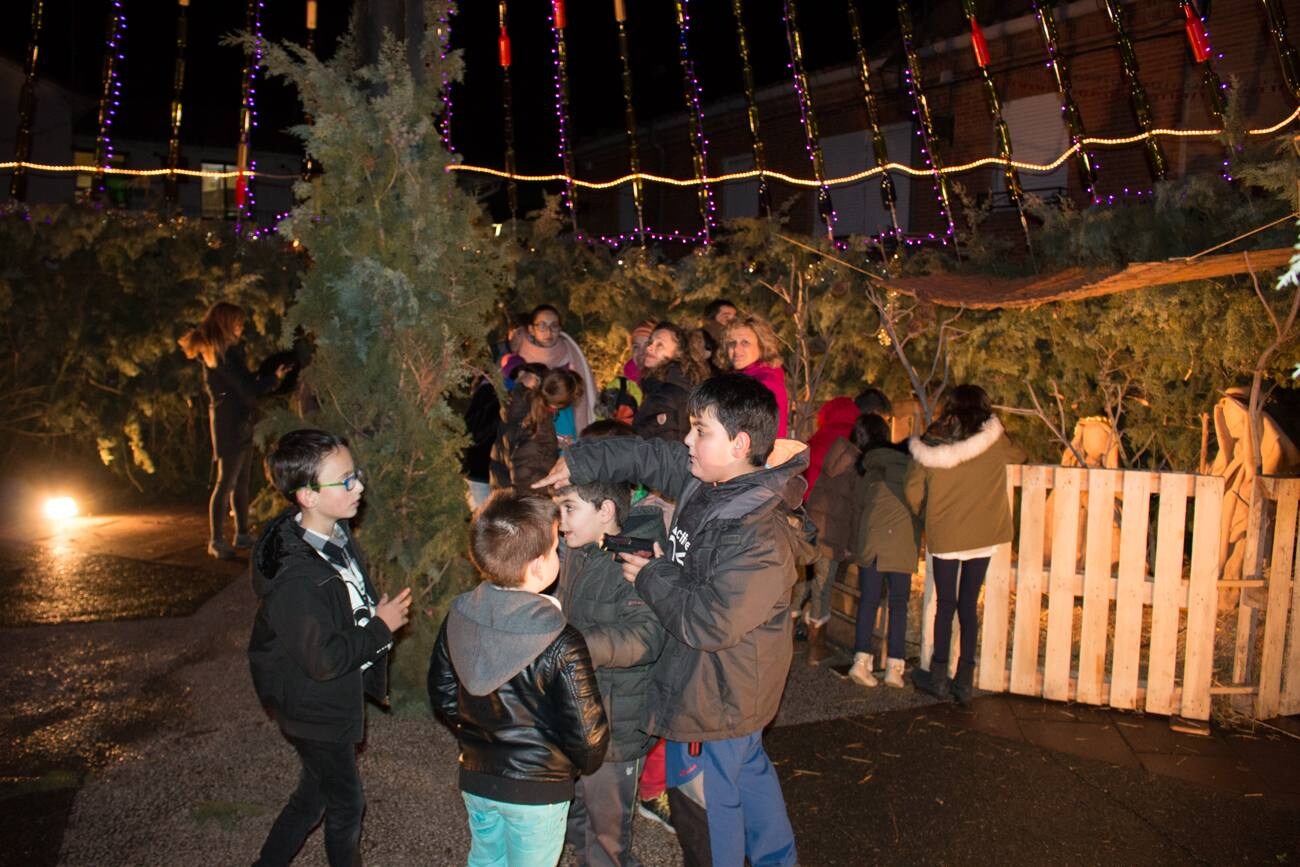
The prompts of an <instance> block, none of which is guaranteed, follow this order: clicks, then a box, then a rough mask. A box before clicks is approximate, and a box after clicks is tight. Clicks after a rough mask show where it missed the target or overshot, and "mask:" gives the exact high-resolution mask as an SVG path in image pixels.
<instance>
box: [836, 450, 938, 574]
mask: <svg viewBox="0 0 1300 867" xmlns="http://www.w3.org/2000/svg"><path fill="white" fill-rule="evenodd" d="M911 467H912V459H911V458H910V457H908V455H907V453H906V452H903V451H901V450H900V449H898V448H894V447H892V446H885V447H882V448H874V449H871V450H870V451H868V452H867V453H866V454H864V455H863V456H862V468H863V470H864V473H863V475H861V476H857V474H856V473H854V475H855V476H856V477H857V483H856V485H855V486H854V488H853V517H854V520H853V541H852V543H851V544H852V550H853V558H854V560H855V561H856V562H857V564H858V565H859V566H870V565H871V564H872V562H873V561H874V562H875V564H876V568H877V569H878V570H879V571H881V572H901V573H903V574H904V575H911V574H912V573H913V572H915V571H916V563H917V557H918V553H917V552H918V550H919V549H920V545H921V525H920V522H919V521H917V519H916V516H915V515H913V514H912V510H911V509H909V508H908V507H907V504H906V502H905V501H904V491H903V488H904V485H905V484H906V482H907V473H908V470H909V469H910V468H911Z"/></svg>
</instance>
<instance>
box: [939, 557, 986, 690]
mask: <svg viewBox="0 0 1300 867" xmlns="http://www.w3.org/2000/svg"><path fill="white" fill-rule="evenodd" d="M932 562H933V563H934V589H935V594H936V595H937V596H938V605H936V606H935V612H934V653H933V655H931V657H930V670H931V671H940V670H946V669H947V667H948V651H949V649H950V648H951V647H952V614H953V612H954V611H956V612H957V620H958V622H960V623H961V655H960V656H959V657H958V658H957V659H958V664H959V665H974V664H975V648H976V647H977V646H978V642H979V628H980V621H979V613H978V610H977V609H976V607H975V606H976V603H977V602H979V598H980V588H981V587H983V586H984V575H985V574H986V573H987V572H988V571H989V558H988V557H977V558H975V559H974V560H944V559H942V558H940V557H934V558H932Z"/></svg>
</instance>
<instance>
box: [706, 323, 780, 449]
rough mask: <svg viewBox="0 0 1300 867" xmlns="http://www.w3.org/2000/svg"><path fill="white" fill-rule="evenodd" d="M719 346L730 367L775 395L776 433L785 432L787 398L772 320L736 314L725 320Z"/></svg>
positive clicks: (778, 347)
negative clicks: (725, 326) (755, 380)
mask: <svg viewBox="0 0 1300 867" xmlns="http://www.w3.org/2000/svg"><path fill="white" fill-rule="evenodd" d="M722 349H723V352H724V354H725V355H726V361H727V366H728V368H729V369H731V370H734V371H736V372H737V373H743V374H745V375H746V376H751V377H753V378H754V379H757V380H758V381H759V382H761V383H763V385H765V386H767V390H768V391H770V392H772V394H773V395H775V396H776V410H777V415H776V435H777V436H778V437H783V436H785V435H786V428H787V425H788V422H789V418H790V398H789V395H788V393H787V392H786V388H785V370H784V369H783V368H782V362H781V344H780V342H779V341H778V340H777V339H776V332H775V331H774V330H773V329H772V325H771V323H769V322H768V321H767V320H766V319H764V318H763V317H761V316H754V315H752V314H751V315H748V316H737V317H736V318H735V319H733V320H731V322H729V323H728V324H727V330H726V331H725V332H724V333H723V336H722Z"/></svg>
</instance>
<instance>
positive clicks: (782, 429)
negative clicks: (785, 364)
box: [737, 361, 790, 437]
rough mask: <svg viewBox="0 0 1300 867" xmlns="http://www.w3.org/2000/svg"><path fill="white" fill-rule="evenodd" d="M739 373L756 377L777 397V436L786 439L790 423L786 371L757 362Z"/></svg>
mask: <svg viewBox="0 0 1300 867" xmlns="http://www.w3.org/2000/svg"><path fill="white" fill-rule="evenodd" d="M737 373H743V374H745V376H752V377H754V379H757V380H758V381H759V382H761V383H763V385H765V386H767V390H768V391H770V392H772V394H774V395H776V435H777V436H778V437H784V436H785V435H786V430H787V427H788V425H789V423H790V398H789V396H788V395H787V394H786V391H785V370H783V369H782V368H780V367H773V366H772V365H770V364H764V363H763V362H761V361H755V362H754V363H753V364H751V365H750V366H749V367H746V368H743V369H741V370H739V371H737Z"/></svg>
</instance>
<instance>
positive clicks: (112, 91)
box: [92, 0, 126, 197]
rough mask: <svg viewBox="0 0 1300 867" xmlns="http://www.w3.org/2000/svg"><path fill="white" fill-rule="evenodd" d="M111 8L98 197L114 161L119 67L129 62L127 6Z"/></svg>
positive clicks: (119, 0) (118, 2)
mask: <svg viewBox="0 0 1300 867" xmlns="http://www.w3.org/2000/svg"><path fill="white" fill-rule="evenodd" d="M111 7H112V8H111V10H110V11H109V14H108V35H107V37H106V44H105V46H104V77H103V90H102V91H101V92H100V96H99V135H98V136H97V137H96V138H95V180H94V184H93V185H92V190H93V193H94V195H95V196H96V197H99V196H101V195H103V193H104V169H105V168H108V166H109V164H110V163H112V161H113V135H112V133H113V121H114V120H115V119H116V118H117V110H118V108H119V107H120V106H121V104H122V80H121V72H120V71H119V66H120V65H121V64H122V63H125V62H126V58H125V55H124V54H123V48H122V43H123V42H124V41H125V39H126V2H125V0H111Z"/></svg>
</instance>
